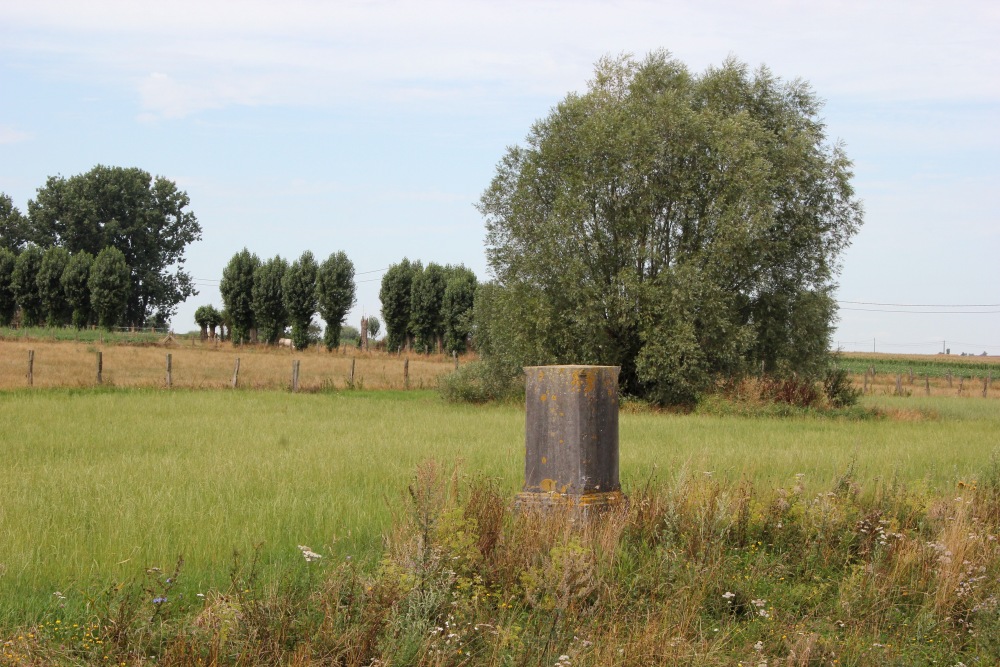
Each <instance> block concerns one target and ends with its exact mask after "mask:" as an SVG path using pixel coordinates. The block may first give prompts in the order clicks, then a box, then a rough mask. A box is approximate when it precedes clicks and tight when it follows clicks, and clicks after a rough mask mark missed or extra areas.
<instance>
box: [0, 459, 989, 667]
mask: <svg viewBox="0 0 1000 667" xmlns="http://www.w3.org/2000/svg"><path fill="white" fill-rule="evenodd" d="M983 474H984V476H983V478H982V480H981V482H980V483H979V484H968V483H965V482H963V483H962V484H961V486H960V488H959V489H958V490H957V491H953V492H952V493H949V494H947V496H944V497H934V496H931V495H927V494H926V493H925V492H922V491H920V490H917V489H913V488H911V487H909V486H908V485H907V484H905V483H903V482H900V481H898V480H897V481H891V482H890V481H884V482H880V483H875V484H872V485H870V486H868V487H867V488H865V485H864V484H863V483H862V482H860V481H859V480H858V479H857V478H855V477H854V474H853V471H851V470H850V469H848V470H846V471H844V473H843V474H842V475H841V476H840V478H839V479H838V480H837V481H836V483H834V484H833V485H832V486H827V487H823V486H815V485H813V484H811V483H810V482H809V481H807V480H806V478H805V477H806V476H805V475H802V474H799V475H794V476H792V477H791V478H789V479H788V480H785V482H784V483H783V484H781V486H779V487H777V488H766V487H762V486H759V485H756V484H754V483H753V482H751V481H749V480H744V481H741V482H738V483H732V482H729V481H725V480H721V479H718V478H712V477H707V476H705V475H702V474H697V473H695V474H691V473H683V472H682V473H678V474H675V475H674V476H672V477H671V478H670V479H667V480H664V481H663V482H661V483H658V484H647V485H644V486H641V487H638V488H636V489H635V490H634V491H633V492H632V494H631V501H630V502H629V504H628V505H627V506H624V507H621V508H618V509H615V510H612V511H610V512H608V513H606V514H603V515H589V516H588V515H581V514H578V513H575V512H572V511H559V510H555V511H552V512H549V513H543V514H539V513H533V512H530V511H518V510H517V509H516V508H514V507H513V506H512V504H511V502H510V495H509V494H508V493H507V492H506V491H505V490H504V489H503V484H498V483H497V482H495V481H491V480H490V479H489V478H485V477H482V476H480V475H475V474H474V475H472V476H470V477H464V476H462V475H461V474H460V472H459V471H457V470H452V469H449V468H444V467H442V466H440V465H437V464H435V463H433V462H427V463H424V464H421V465H420V466H418V468H417V472H416V474H415V475H414V476H411V478H410V479H409V499H408V500H407V501H406V502H405V503H401V504H400V506H399V512H398V514H397V516H396V518H395V522H394V525H393V529H392V530H391V531H390V532H389V533H388V534H387V538H386V544H385V548H384V550H383V557H382V559H381V561H380V563H379V565H378V567H376V568H363V567H360V566H359V565H358V564H357V563H356V562H355V561H353V560H350V559H347V558H345V557H343V556H342V555H337V554H334V553H330V552H324V553H322V554H317V553H316V552H314V551H313V550H312V549H310V548H308V546H306V545H302V546H300V547H298V548H297V550H298V554H297V560H296V562H291V563H288V564H286V565H285V566H284V567H283V571H284V575H285V576H284V577H283V578H282V579H281V580H279V581H277V582H273V583H271V584H270V585H268V584H265V583H264V582H262V581H261V580H260V579H258V578H257V576H256V574H255V572H256V565H255V564H254V563H253V561H252V559H251V561H250V562H247V561H240V562H239V563H237V564H236V565H235V566H234V568H233V570H232V575H231V579H230V582H229V585H228V586H227V587H226V588H225V589H222V590H216V591H210V592H208V593H207V594H206V595H205V596H204V597H203V598H196V599H195V600H194V601H193V602H191V601H185V600H184V599H183V598H181V597H180V596H179V595H177V591H176V590H175V589H174V588H172V585H171V584H170V582H171V581H173V580H176V578H177V577H178V576H180V577H181V578H183V576H184V574H183V569H175V570H173V571H169V570H163V571H152V572H149V573H147V574H146V575H144V576H143V577H142V578H141V580H140V581H141V582H142V585H136V583H135V582H132V584H131V585H129V584H127V583H126V584H123V585H122V586H120V587H118V588H116V589H114V590H112V591H111V592H110V593H109V594H108V595H107V596H106V599H105V600H103V601H100V602H98V603H97V604H95V606H94V608H93V610H92V611H91V613H90V614H89V616H88V620H87V622H86V623H83V624H77V625H73V626H72V627H70V623H69V622H68V620H64V618H63V617H61V614H59V613H58V612H57V613H53V614H50V615H48V616H47V617H46V618H44V619H43V620H42V621H40V622H39V623H37V624H34V625H32V626H29V627H26V628H21V629H20V630H19V631H18V632H17V633H16V634H14V635H9V636H10V639H7V640H6V641H5V642H4V645H3V656H2V657H3V659H4V660H5V662H6V663H7V664H12V665H13V664H16V665H29V664H81V663H85V664H111V663H114V664H125V665H143V664H153V663H155V664H160V665H185V666H186V665H191V666H194V665H206V664H211V665H217V664H233V665H258V664H259V665H278V664H289V665H313V664H315V665H331V664H333V665H351V666H354V665H357V666H362V665H366V666H370V665H439V666H444V665H449V666H450V665H454V666H459V665H498V666H499V665H556V666H558V667H569V666H571V665H579V666H581V667H582V666H590V665H593V666H602V667H603V666H606V665H621V666H623V667H624V666H631V665H636V666H638V665H651V664H663V665H673V664H686V665H713V666H715V665H755V666H758V667H759V666H761V665H884V664H889V665H917V664H921V665H922V664H944V665H958V664H969V665H971V664H996V663H997V660H998V658H1000V639H998V638H1000V616H998V614H997V611H998V609H1000V541H998V534H1000V470H998V464H997V463H996V462H994V464H993V465H992V466H988V467H987V468H986V469H985V470H984V471H983Z"/></svg>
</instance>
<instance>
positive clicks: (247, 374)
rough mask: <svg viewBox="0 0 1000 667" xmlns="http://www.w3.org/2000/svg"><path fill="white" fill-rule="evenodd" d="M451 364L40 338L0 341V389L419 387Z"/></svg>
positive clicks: (352, 354) (345, 353)
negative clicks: (96, 387) (91, 343)
mask: <svg viewBox="0 0 1000 667" xmlns="http://www.w3.org/2000/svg"><path fill="white" fill-rule="evenodd" d="M453 368H454V360H453V359H452V358H449V357H445V356H444V355H435V356H430V357H423V356H420V357H412V358H411V357H401V356H397V355H392V354H387V353H384V352H377V351H369V352H359V351H357V350H347V349H346V348H342V349H341V350H340V351H334V352H332V353H328V352H326V351H325V350H322V349H317V350H312V349H310V350H304V351H292V350H276V349H274V348H266V347H263V346H260V347H244V348H233V347H232V346H230V345H228V344H223V345H222V346H219V347H215V346H214V345H207V346H188V345H187V344H185V343H181V344H178V345H175V346H172V347H170V348H163V347H159V346H156V347H154V346H146V347H143V346H131V345H115V346H96V345H88V344H84V343H81V344H76V345H74V344H67V343H56V342H41V341H19V340H15V341H10V340H7V341H3V342H2V343H0V389H15V388H23V387H88V386H96V385H103V386H114V387H156V388H164V389H170V388H216V389H223V388H228V389H235V388H249V389H291V390H293V391H306V392H308V391H323V390H336V389H409V388H414V389H420V388H431V387H436V386H437V378H438V377H439V376H441V375H444V374H446V373H449V372H451V371H452V370H453Z"/></svg>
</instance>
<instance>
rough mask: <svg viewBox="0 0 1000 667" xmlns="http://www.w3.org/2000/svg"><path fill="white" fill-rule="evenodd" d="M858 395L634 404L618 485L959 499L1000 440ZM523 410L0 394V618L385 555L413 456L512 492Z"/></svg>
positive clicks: (171, 395) (944, 416) (347, 397)
mask: <svg viewBox="0 0 1000 667" xmlns="http://www.w3.org/2000/svg"><path fill="white" fill-rule="evenodd" d="M206 354H207V353H206ZM317 356H319V355H317ZM866 400H868V401H877V402H878V403H879V405H882V406H886V407H888V408H890V409H892V410H896V411H897V412H898V414H899V415H902V419H896V420H867V421H837V420H830V419H823V418H815V417H803V418H788V419H747V418H741V417H722V416H707V415H697V414H696V415H670V414H652V413H640V414H623V415H622V418H621V475H622V482H623V485H624V487H625V490H626V491H628V490H629V489H633V490H635V489H638V488H640V487H641V486H643V485H645V484H647V483H650V482H651V481H652V483H654V484H661V483H670V482H671V480H673V479H675V478H676V477H677V476H678V475H679V474H681V473H682V472H686V473H687V474H695V475H706V476H707V475H713V476H716V477H722V478H727V479H732V480H738V479H740V478H743V477H746V478H748V479H750V480H752V481H753V482H755V483H757V484H761V485H763V486H764V487H765V488H775V487H777V486H781V485H786V484H789V483H790V481H791V480H793V479H794V476H795V475H796V474H802V475H804V479H805V482H806V483H807V485H808V486H809V488H810V489H825V488H829V487H830V486H831V485H832V484H833V481H834V480H835V479H837V478H838V476H840V475H842V474H843V473H844V472H845V471H846V470H847V469H848V468H849V467H851V466H853V467H854V469H855V471H856V474H857V477H858V479H859V480H861V481H862V482H864V483H865V484H866V485H867V487H866V488H869V489H871V488H875V487H877V484H878V483H877V481H876V482H873V480H888V479H896V480H900V481H903V482H905V483H906V484H908V485H912V486H914V487H915V488H922V489H926V490H929V491H934V492H948V490H949V489H952V488H953V487H954V485H955V484H957V483H958V482H959V481H965V482H969V481H970V480H972V479H975V478H976V477H977V476H978V475H979V474H980V473H981V471H983V470H984V469H985V468H986V467H987V466H988V465H989V464H990V460H991V456H994V455H996V454H997V452H998V450H1000V402H998V401H995V400H983V399H980V398H969V399H958V398H945V397H937V398H922V397H919V398H918V397H911V398H888V397H879V398H877V399H875V398H872V399H866ZM523 420H524V415H523V409H522V408H520V407H519V406H485V407H474V406H467V405H457V406H456V405H450V404H446V403H444V402H442V401H441V400H440V399H439V398H438V397H437V395H436V394H435V393H434V392H429V391H423V392H421V391H410V392H402V391H392V392H369V391H339V392H325V393H313V394H298V395H295V394H291V393H289V392H271V391H242V390H238V391H198V390H184V389H181V390H177V391H172V392H164V391H159V390H149V389H144V390H123V389H110V390H109V389H104V390H94V389H82V390H81V389H56V390H47V389H43V390H39V389H34V390H23V389H22V390H17V391H7V392H0V443H2V448H3V460H4V472H3V484H0V535H3V539H2V540H0V626H13V625H19V624H23V623H24V622H25V621H28V620H31V619H32V618H39V617H40V616H42V615H44V614H46V613H48V612H50V611H51V610H52V605H53V604H54V598H53V594H54V593H55V592H56V591H58V592H60V593H62V594H63V595H64V596H66V598H67V604H69V605H70V606H71V607H73V606H74V605H76V609H77V612H79V613H82V609H83V605H85V604H87V599H88V597H87V596H88V595H93V594H94V591H99V590H101V587H102V585H106V584H108V583H110V582H114V581H118V580H121V579H124V578H134V577H136V576H138V575H140V574H141V573H142V572H143V571H144V569H145V568H147V567H151V566H157V567H161V568H164V569H166V568H169V567H171V566H172V565H173V563H174V562H175V560H176V558H177V556H178V555H180V554H183V556H184V558H185V566H184V577H183V580H182V581H183V587H184V591H186V594H187V595H189V596H191V595H194V594H195V593H196V592H200V591H204V590H206V589H207V588H209V587H223V588H224V587H225V586H226V584H227V581H228V580H227V577H228V571H229V568H230V565H231V562H232V553H233V550H239V551H241V552H243V553H244V554H246V553H247V552H251V551H252V550H253V549H254V547H255V545H260V550H261V551H260V553H261V557H262V559H263V563H264V564H265V573H266V572H267V571H269V570H268V568H270V567H271V566H272V565H286V566H287V565H289V564H294V563H296V562H298V561H300V560H301V554H300V553H299V551H298V549H297V545H300V544H304V545H308V546H310V547H312V548H313V549H316V550H320V551H321V552H322V553H325V554H331V553H333V554H339V555H340V556H345V555H353V556H354V557H355V558H362V559H368V558H372V557H375V556H376V555H377V554H378V553H380V549H381V544H382V534H383V532H384V531H386V530H388V528H389V526H390V524H391V523H392V515H393V513H394V512H398V511H400V510H401V509H403V508H405V507H406V505H407V503H406V502H405V500H404V499H405V494H406V487H407V484H408V481H409V480H410V479H411V477H412V475H413V472H414V470H415V468H416V466H417V464H418V463H419V462H421V461H424V460H427V459H436V460H438V461H440V462H441V463H443V464H444V465H446V466H451V465H452V464H454V463H456V462H461V471H462V472H463V474H467V475H477V474H482V475H488V476H491V477H496V478H498V479H499V480H500V481H501V484H502V486H503V488H505V489H507V490H508V492H509V493H510V494H511V495H513V494H514V493H515V492H516V490H517V489H518V488H519V485H520V482H521V480H522V470H523V468H522V466H523V437H524V436H523V428H524V421H523Z"/></svg>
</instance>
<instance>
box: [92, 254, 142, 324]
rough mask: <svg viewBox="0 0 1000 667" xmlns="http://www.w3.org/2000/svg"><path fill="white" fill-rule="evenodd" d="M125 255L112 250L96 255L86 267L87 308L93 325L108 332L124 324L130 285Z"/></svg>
mask: <svg viewBox="0 0 1000 667" xmlns="http://www.w3.org/2000/svg"><path fill="white" fill-rule="evenodd" d="M129 276H130V271H129V267H128V264H126V262H125V255H124V253H122V251H121V250H119V249H118V248H115V247H114V246H108V247H106V248H104V250H101V251H100V252H99V253H97V257H95V258H94V263H93V264H92V265H91V267H90V276H89V277H88V279H87V287H89V288H90V306H91V309H92V310H93V312H94V315H95V316H96V317H97V323H98V324H99V325H100V326H102V327H104V328H105V329H111V328H112V327H115V326H118V325H119V324H121V323H122V322H123V321H124V318H125V317H126V313H127V309H128V300H129V294H131V287H132V283H131V281H130V279H129Z"/></svg>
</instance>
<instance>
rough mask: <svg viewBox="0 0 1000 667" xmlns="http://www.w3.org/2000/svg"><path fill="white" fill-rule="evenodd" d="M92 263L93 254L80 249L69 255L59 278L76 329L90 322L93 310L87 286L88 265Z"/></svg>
mask: <svg viewBox="0 0 1000 667" xmlns="http://www.w3.org/2000/svg"><path fill="white" fill-rule="evenodd" d="M93 263H94V256H93V255H91V254H90V253H89V252H87V251H86V250H81V251H80V252H78V253H76V254H75V255H73V256H72V257H70V259H69V262H68V263H67V264H66V269H65V271H63V274H62V277H61V278H60V279H59V280H60V284H61V285H62V289H63V294H64V295H65V297H66V305H67V306H68V307H69V309H70V311H71V319H72V322H73V326H75V327H76V328H77V329H82V328H83V327H85V326H87V325H88V324H90V320H91V313H92V312H93V309H92V307H91V305H90V286H89V281H90V267H91V266H92V265H93Z"/></svg>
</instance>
